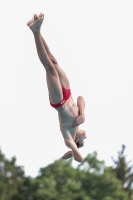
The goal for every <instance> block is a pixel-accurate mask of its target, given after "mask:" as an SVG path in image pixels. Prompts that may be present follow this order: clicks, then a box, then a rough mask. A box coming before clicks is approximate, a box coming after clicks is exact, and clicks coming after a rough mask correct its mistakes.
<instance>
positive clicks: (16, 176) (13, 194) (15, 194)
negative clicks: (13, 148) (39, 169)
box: [0, 149, 29, 200]
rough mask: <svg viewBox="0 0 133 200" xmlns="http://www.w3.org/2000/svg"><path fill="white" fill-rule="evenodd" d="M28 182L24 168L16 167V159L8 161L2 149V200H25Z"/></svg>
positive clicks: (0, 159) (0, 174) (0, 176)
mask: <svg viewBox="0 0 133 200" xmlns="http://www.w3.org/2000/svg"><path fill="white" fill-rule="evenodd" d="M28 181H29V178H28V177H27V178H26V177H24V170H23V167H22V166H21V167H20V166H16V158H15V157H12V158H11V160H8V159H6V158H5V155H4V154H3V153H2V151H1V149H0V200H7V199H8V200H18V199H19V200H25V199H26V198H27V195H28V194H27V183H28Z"/></svg>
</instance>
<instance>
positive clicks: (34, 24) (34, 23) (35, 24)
mask: <svg viewBox="0 0 133 200" xmlns="http://www.w3.org/2000/svg"><path fill="white" fill-rule="evenodd" d="M43 20H44V15H43V14H42V13H40V15H39V17H38V16H37V15H36V14H34V16H33V18H32V19H31V20H30V21H29V22H28V23H27V26H29V28H30V29H31V30H32V31H33V32H40V28H41V25H42V22H43Z"/></svg>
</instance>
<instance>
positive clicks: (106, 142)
mask: <svg viewBox="0 0 133 200" xmlns="http://www.w3.org/2000/svg"><path fill="white" fill-rule="evenodd" d="M132 10H133V2H132V1H119V0H118V1H114V0H112V1H87V0H84V1H80V0H79V1H75V0H73V1H70V0H67V1H61V0H56V1H53V0H49V1H45V0H43V1H42V0H38V1H34V2H33V1H31V0H29V1H28V2H26V1H16V0H13V1H9V0H6V1H2V4H1V7H0V21H1V33H0V36H1V37H0V44H1V45H0V53H1V59H0V91H1V93H0V97H1V98H0V146H1V149H2V152H3V153H4V154H5V155H6V158H7V159H9V160H10V159H11V157H12V156H14V157H16V158H17V160H16V165H19V166H24V171H25V175H26V176H31V177H33V178H35V177H36V176H37V175H38V173H39V169H40V167H41V168H43V167H46V166H48V165H49V164H50V163H53V162H54V161H56V160H58V159H59V160H60V159H61V157H62V156H63V154H64V153H65V152H66V151H68V148H67V147H66V146H65V144H64V141H63V137H62V135H61V133H60V130H59V122H58V117H57V116H58V113H57V112H56V111H55V110H54V109H53V108H52V107H51V106H50V105H49V99H48V91H47V86H46V78H45V70H44V68H43V66H42V64H41V63H40V61H39V59H38V56H37V52H36V47H35V42H34V37H33V34H32V32H31V31H30V29H29V28H28V27H27V25H26V24H27V22H28V21H29V20H30V19H31V18H32V17H33V14H34V13H36V14H39V13H40V12H42V13H44V15H45V18H44V22H43V25H42V28H41V32H42V35H43V37H44V38H45V40H46V42H47V43H48V46H49V48H50V50H51V52H52V53H53V55H54V56H55V57H56V59H57V60H58V63H59V65H60V67H61V68H62V69H63V70H64V71H65V72H66V74H67V75H68V78H69V80H70V84H71V91H72V96H73V99H74V100H75V102H76V101H77V97H78V96H79V95H82V96H83V97H84V99H85V102H86V109H85V115H86V121H85V123H84V124H82V125H81V126H80V128H81V129H84V130H86V132H87V138H86V140H85V144H84V147H83V148H81V149H80V152H81V153H82V155H83V157H84V158H86V157H87V155H88V154H89V153H91V152H94V151H96V152H98V155H97V159H100V160H104V161H105V163H106V165H107V166H111V165H112V159H111V156H114V157H115V158H117V151H118V150H120V149H121V146H122V144H124V145H125V146H126V148H125V150H124V152H125V155H126V158H127V160H131V159H132V158H133V154H132V152H133V144H132V139H131V138H132V133H133V123H132V122H133V103H132V102H133V90H132V85H133V79H132V67H133V59H132V55H133V25H132V24H133V23H132V19H133V12H132ZM60 162H62V161H60ZM71 162H72V163H71V164H72V166H73V167H74V169H76V168H77V167H78V165H79V163H77V162H76V161H74V160H72V161H71Z"/></svg>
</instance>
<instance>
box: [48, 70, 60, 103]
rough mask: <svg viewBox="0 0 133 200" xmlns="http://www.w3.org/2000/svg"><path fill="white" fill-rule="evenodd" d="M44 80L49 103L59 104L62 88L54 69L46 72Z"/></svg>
mask: <svg viewBox="0 0 133 200" xmlns="http://www.w3.org/2000/svg"><path fill="white" fill-rule="evenodd" d="M46 80H47V86H48V91H49V98H50V101H51V103H53V104H55V103H60V102H61V101H62V99H63V93H62V87H61V84H60V80H59V77H58V73H57V71H56V69H53V70H52V73H51V71H50V70H47V71H46Z"/></svg>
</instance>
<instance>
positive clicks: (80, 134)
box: [75, 129, 86, 148]
mask: <svg viewBox="0 0 133 200" xmlns="http://www.w3.org/2000/svg"><path fill="white" fill-rule="evenodd" d="M85 138H86V132H85V131H84V130H80V129H78V131H77V134H76V137H75V143H76V145H77V147H78V148H81V147H83V146H84V139H85Z"/></svg>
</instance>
